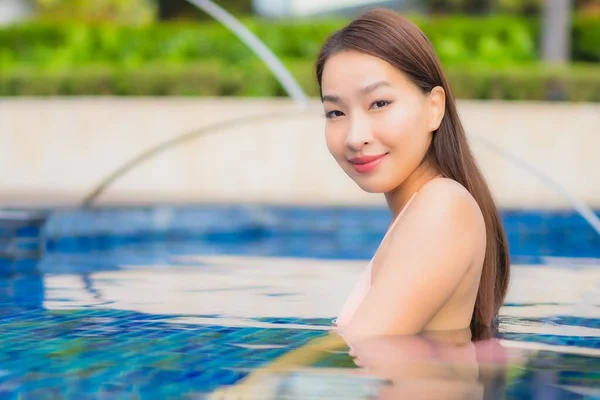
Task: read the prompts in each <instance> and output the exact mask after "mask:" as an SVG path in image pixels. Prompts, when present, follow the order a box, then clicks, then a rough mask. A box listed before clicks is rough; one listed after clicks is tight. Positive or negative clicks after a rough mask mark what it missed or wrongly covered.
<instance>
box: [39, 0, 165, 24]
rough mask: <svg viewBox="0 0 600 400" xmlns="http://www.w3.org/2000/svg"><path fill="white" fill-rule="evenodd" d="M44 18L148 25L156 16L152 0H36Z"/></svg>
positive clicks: (40, 13)
mask: <svg viewBox="0 0 600 400" xmlns="http://www.w3.org/2000/svg"><path fill="white" fill-rule="evenodd" d="M36 9H37V17H38V18H39V19H41V20H60V21H78V22H113V23H119V24H147V23H150V22H153V21H154V20H155V17H156V11H157V10H156V4H155V2H154V1H153V0H36Z"/></svg>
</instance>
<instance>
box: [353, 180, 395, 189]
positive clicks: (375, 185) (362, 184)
mask: <svg viewBox="0 0 600 400" xmlns="http://www.w3.org/2000/svg"><path fill="white" fill-rule="evenodd" d="M354 182H355V183H356V184H357V185H358V187H359V188H361V189H362V190H363V191H365V192H367V193H387V192H389V191H390V190H392V189H393V188H394V186H393V185H390V183H389V182H378V181H377V180H376V179H369V178H362V177H360V178H358V179H354Z"/></svg>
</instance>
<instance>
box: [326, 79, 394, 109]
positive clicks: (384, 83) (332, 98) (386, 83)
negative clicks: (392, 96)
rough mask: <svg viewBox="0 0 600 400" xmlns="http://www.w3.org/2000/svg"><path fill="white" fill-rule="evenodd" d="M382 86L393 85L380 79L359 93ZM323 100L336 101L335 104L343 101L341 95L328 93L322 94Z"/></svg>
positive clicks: (365, 92)
mask: <svg viewBox="0 0 600 400" xmlns="http://www.w3.org/2000/svg"><path fill="white" fill-rule="evenodd" d="M382 86H392V85H390V84H389V82H386V81H379V82H375V83H371V84H370V85H367V86H365V87H364V88H362V89H360V90H359V91H358V93H360V94H363V95H365V94H368V93H371V92H373V91H375V89H377V88H379V87H382ZM321 100H322V101H324V102H325V101H328V102H330V103H335V104H340V103H342V100H341V99H340V97H339V96H334V95H331V94H326V95H323V96H321Z"/></svg>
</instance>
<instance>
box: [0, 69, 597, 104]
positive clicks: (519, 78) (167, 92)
mask: <svg viewBox="0 0 600 400" xmlns="http://www.w3.org/2000/svg"><path fill="white" fill-rule="evenodd" d="M285 64H286V66H287V67H288V68H289V69H290V71H291V73H292V74H293V75H294V77H295V78H296V79H297V80H298V82H299V84H300V85H301V86H302V87H303V88H304V90H305V91H306V92H307V94H309V95H310V96H318V88H317V85H316V82H315V79H314V72H313V68H312V67H313V64H312V62H310V61H298V60H286V61H285ZM447 75H448V78H449V80H450V84H451V87H452V91H453V93H454V94H455V95H456V97H457V98H461V99H499V100H569V101H588V102H600V67H598V66H594V65H576V66H571V67H562V68H558V67H554V68H550V67H544V66H539V65H531V66H526V67H523V66H518V67H507V68H503V69H497V70H491V69H489V68H482V67H472V68H462V67H461V68H458V67H452V68H447ZM64 95H66V96H69V95H120V96H174V95H176V96H252V97H256V96H258V97H268V96H285V95H286V93H285V92H284V90H283V89H282V87H281V86H280V85H279V83H278V82H277V81H276V79H275V78H274V77H273V74H272V73H271V72H270V71H269V70H268V69H267V68H266V67H264V66H263V65H261V64H260V62H257V61H254V62H247V63H243V64H236V65H233V64H224V63H222V61H220V60H218V59H213V60H208V61H206V62H203V63H200V64H185V65H177V64H148V65H144V66H142V67H135V68H134V67H122V68H118V69H115V68H112V67H110V66H101V65H97V66H88V67H85V68H78V69H74V70H68V69H65V70H62V71H61V70H53V71H45V70H38V69H33V68H21V69H18V70H13V71H12V72H10V73H5V74H2V75H0V96H64Z"/></svg>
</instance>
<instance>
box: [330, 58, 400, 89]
mask: <svg viewBox="0 0 600 400" xmlns="http://www.w3.org/2000/svg"><path fill="white" fill-rule="evenodd" d="M380 80H384V81H388V82H390V83H391V84H392V85H393V86H403V85H407V84H409V81H408V79H407V78H406V77H405V75H404V73H402V71H400V70H399V69H397V68H396V67H394V66H393V65H391V64H390V63H388V62H387V61H384V60H382V59H380V58H378V57H374V56H371V55H369V54H364V53H360V52H357V51H342V52H339V53H336V54H334V55H332V56H331V57H329V59H328V60H327V62H326V63H325V66H324V68H323V77H322V80H321V86H322V89H323V93H326V92H329V91H340V90H342V89H344V90H345V89H352V88H359V87H364V86H366V85H368V84H371V83H373V82H375V81H380Z"/></svg>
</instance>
